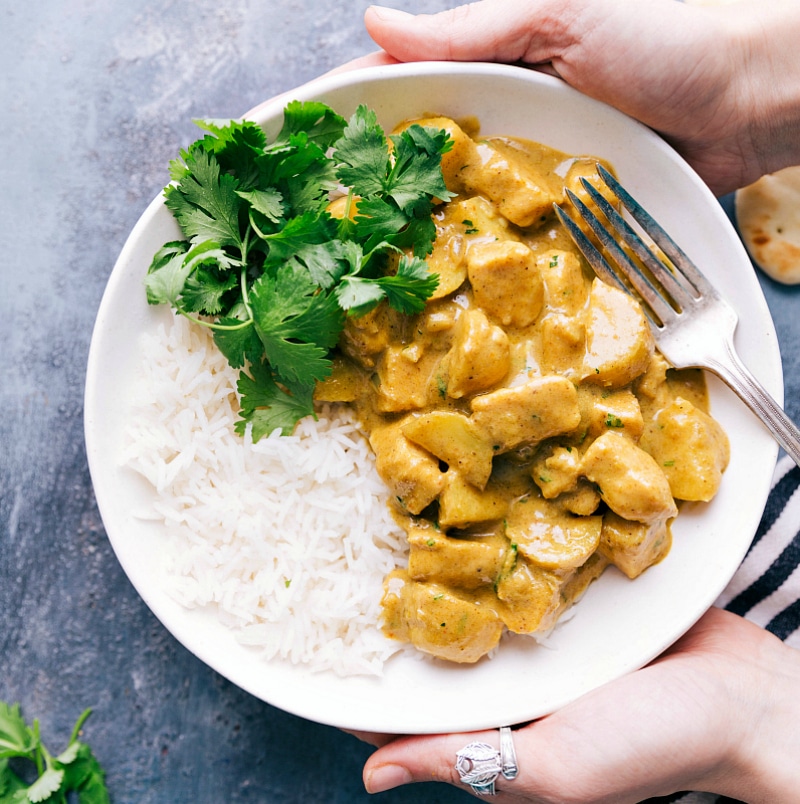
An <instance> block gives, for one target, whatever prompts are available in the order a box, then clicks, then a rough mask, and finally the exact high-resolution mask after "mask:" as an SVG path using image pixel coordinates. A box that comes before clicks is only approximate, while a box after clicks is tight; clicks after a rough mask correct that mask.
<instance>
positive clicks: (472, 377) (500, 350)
mask: <svg viewBox="0 0 800 804" xmlns="http://www.w3.org/2000/svg"><path fill="white" fill-rule="evenodd" d="M446 360H447V394H448V396H451V397H453V398H454V399H460V398H461V397H463V396H471V395H472V394H476V393H478V392H480V391H485V390H487V389H488V388H491V387H492V386H493V385H497V383H498V382H500V380H502V379H503V377H505V376H506V374H508V369H509V366H510V365H511V357H510V352H509V345H508V336H507V335H506V334H505V332H503V330H502V329H500V327H496V326H494V324H490V323H489V319H487V318H486V315H485V314H484V313H483V312H481V311H480V310H465V311H464V312H463V313H462V314H461V316H460V317H459V320H458V323H457V324H456V332H455V338H454V340H453V346H452V348H451V350H450V352H449V353H448V355H447V358H446Z"/></svg>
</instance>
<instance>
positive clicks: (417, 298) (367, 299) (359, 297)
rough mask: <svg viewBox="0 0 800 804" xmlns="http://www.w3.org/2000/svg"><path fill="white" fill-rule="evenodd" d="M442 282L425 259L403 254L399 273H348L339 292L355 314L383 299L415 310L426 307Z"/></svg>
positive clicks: (342, 302)
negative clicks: (374, 274)
mask: <svg viewBox="0 0 800 804" xmlns="http://www.w3.org/2000/svg"><path fill="white" fill-rule="evenodd" d="M438 284H439V277H438V276H437V275H436V274H431V273H429V271H428V265H427V263H426V262H425V261H424V260H420V259H417V258H416V257H414V258H411V259H409V258H408V257H406V256H405V255H403V256H402V257H401V258H400V260H399V262H398V265H397V273H396V274H387V275H386V276H378V277H374V278H371V277H363V276H358V275H357V274H348V275H347V276H344V277H343V278H342V281H341V282H340V283H339V285H338V286H337V288H336V291H335V292H336V295H337V298H338V300H339V304H340V305H341V307H342V308H344V309H345V310H350V311H351V312H352V313H353V314H355V315H360V314H363V313H365V312H368V311H369V310H371V309H372V308H373V307H374V306H375V305H376V304H377V303H378V302H380V301H382V300H383V299H386V300H387V301H388V303H389V305H390V306H391V307H393V308H394V309H395V310H399V311H400V312H402V313H407V314H414V313H419V312H421V311H422V310H423V309H425V302H426V300H427V299H428V298H429V297H430V295H431V294H432V293H433V291H434V290H436V287H437V285H438Z"/></svg>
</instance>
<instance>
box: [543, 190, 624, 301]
mask: <svg viewBox="0 0 800 804" xmlns="http://www.w3.org/2000/svg"><path fill="white" fill-rule="evenodd" d="M553 209H554V210H555V212H556V215H558V219H559V220H560V221H561V223H562V225H563V226H564V228H565V229H566V230H567V232H568V233H569V235H570V237H571V238H572V239H573V240H574V241H575V243H576V245H577V246H578V248H579V249H580V250H581V251H582V252H583V256H584V257H586V261H587V262H588V263H589V265H591V266H592V268H593V270H594V272H595V273H596V274H597V275H598V276H599V277H600V278H601V279H602V280H603V281H604V282H607V283H609V284H611V285H616V286H617V287H618V288H619V289H620V290H624V291H625V292H626V293H627V292H628V289H627V288H626V287H625V285H624V283H623V282H622V280H621V279H620V278H619V277H618V276H617V275H616V273H615V272H614V270H613V269H612V268H611V266H610V265H609V264H608V262H607V261H606V258H605V257H604V256H603V255H602V254H601V253H600V251H599V250H598V249H597V247H596V246H595V244H594V243H592V241H591V240H589V238H588V237H587V236H586V234H585V233H584V231H583V229H581V228H580V226H578V224H577V223H575V221H574V220H573V219H572V217H571V216H570V215H569V213H568V212H567V211H566V210H565V209H564V208H563V207H562V206H560V205H559V204H555V203H554V204H553Z"/></svg>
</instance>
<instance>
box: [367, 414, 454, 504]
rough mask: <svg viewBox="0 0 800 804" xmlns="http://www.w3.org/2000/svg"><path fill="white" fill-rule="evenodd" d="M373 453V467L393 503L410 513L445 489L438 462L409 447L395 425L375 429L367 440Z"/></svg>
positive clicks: (416, 447)
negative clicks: (393, 497)
mask: <svg viewBox="0 0 800 804" xmlns="http://www.w3.org/2000/svg"><path fill="white" fill-rule="evenodd" d="M369 443H370V446H371V447H372V449H373V451H374V453H375V468H376V469H377V472H378V474H379V475H380V476H381V478H382V479H383V482H384V483H386V485H387V486H388V487H389V489H390V490H391V492H392V494H394V495H395V498H396V499H397V502H398V503H399V504H400V505H401V506H402V507H403V508H405V509H406V510H407V511H409V512H410V513H412V514H418V513H420V512H421V511H422V510H423V509H424V508H426V507H427V506H428V505H430V504H431V503H432V502H433V501H434V500H435V499H436V498H437V497H438V496H439V494H440V493H441V491H442V489H444V486H445V476H444V472H442V471H441V469H440V468H439V461H438V460H437V459H436V458H435V457H434V456H433V455H431V454H430V453H429V452H426V451H425V450H424V449H421V448H420V447H418V446H417V445H416V444H412V443H411V441H409V440H408V439H407V438H406V437H405V436H404V435H403V434H402V432H401V430H400V427H399V425H398V424H396V423H395V424H387V425H383V426H381V427H378V428H376V429H375V430H373V431H372V433H371V434H370V437H369Z"/></svg>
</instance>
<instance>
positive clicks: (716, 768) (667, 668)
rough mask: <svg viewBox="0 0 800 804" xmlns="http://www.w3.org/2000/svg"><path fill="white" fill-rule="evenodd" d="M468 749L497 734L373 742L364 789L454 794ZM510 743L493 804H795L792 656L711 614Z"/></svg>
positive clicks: (729, 617)
mask: <svg viewBox="0 0 800 804" xmlns="http://www.w3.org/2000/svg"><path fill="white" fill-rule="evenodd" d="M359 736H361V737H362V738H364V737H365V735H359ZM471 740H481V741H485V742H489V743H491V744H493V745H495V746H496V745H497V732H479V733H475V734H470V735H465V734H450V735H437V736H415V737H402V738H398V739H396V740H393V741H391V742H388V743H386V738H385V737H383V736H381V737H376V740H375V742H376V743H378V744H382V745H383V747H382V748H379V749H378V750H377V751H376V752H375V753H374V754H373V755H372V756H371V757H370V758H369V760H368V761H367V764H366V766H365V768H364V783H365V785H366V788H367V790H368V791H370V792H372V793H377V792H380V791H382V790H386V789H389V788H391V787H396V786H398V785H401V784H407V783H409V782H423V781H442V782H450V783H451V784H455V785H458V786H460V781H459V778H458V774H457V772H456V770H455V767H454V763H455V757H456V752H457V751H458V750H459V749H461V748H463V747H464V746H465V745H466V744H467V743H468V742H470V741H471ZM514 742H515V746H516V754H517V760H518V764H519V775H518V776H517V778H516V779H514V780H513V781H504V780H503V779H502V777H501V778H500V779H498V781H497V788H498V795H497V798H496V801H497V802H498V803H499V804H502V802H511V801H527V802H532V803H536V804H549V803H551V802H559V804H569V803H570V802H575V803H576V804H578V802H579V803H580V804H626V802H631V803H633V802H639V801H642V800H643V799H646V798H648V797H650V796H659V795H666V794H669V793H672V792H675V791H678V790H707V791H712V792H716V793H721V794H724V795H728V796H732V797H734V798H737V799H740V800H742V801H748V802H769V804H782V802H786V804H789V802H796V801H797V790H798V789H800V765H798V762H797V757H798V756H800V652H798V651H796V650H793V649H792V648H789V647H786V646H785V645H784V644H783V643H782V642H780V640H778V639H777V638H776V637H774V636H772V635H771V634H769V633H768V632H766V631H764V630H762V629H761V628H759V627H758V626H756V625H753V624H752V623H749V622H747V621H746V620H744V619H742V618H740V617H737V616H736V615H734V614H730V613H729V612H725V611H722V610H719V609H711V610H710V611H709V612H707V613H706V614H705V615H704V617H703V618H702V619H701V620H700V621H699V622H698V623H697V624H696V625H695V626H694V627H693V628H692V629H691V630H690V631H689V632H687V634H686V635H684V636H683V637H682V638H681V639H680V640H679V641H678V642H676V643H675V645H673V646H672V647H671V648H670V649H669V650H668V651H667V652H666V653H664V654H663V655H662V656H661V657H659V658H658V659H656V660H655V661H654V662H652V663H651V664H650V665H648V666H647V667H645V668H644V669H642V670H639V671H637V672H635V673H631V674H630V675H628V676H625V677H623V678H620V679H618V680H617V681H615V682H612V683H610V684H607V685H606V686H604V687H601V688H599V689H597V690H595V691H594V692H592V693H589V694H587V695H585V696H584V697H582V698H580V699H579V700H577V701H575V702H574V703H572V704H570V705H568V706H566V707H564V708H563V709H561V710H560V711H558V712H556V713H554V714H552V715H549V716H548V717H545V718H543V719H541V720H538V721H535V722H534V723H531V724H528V725H526V726H524V727H522V728H520V729H517V730H516V731H515V732H514ZM464 789H466V788H464Z"/></svg>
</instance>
